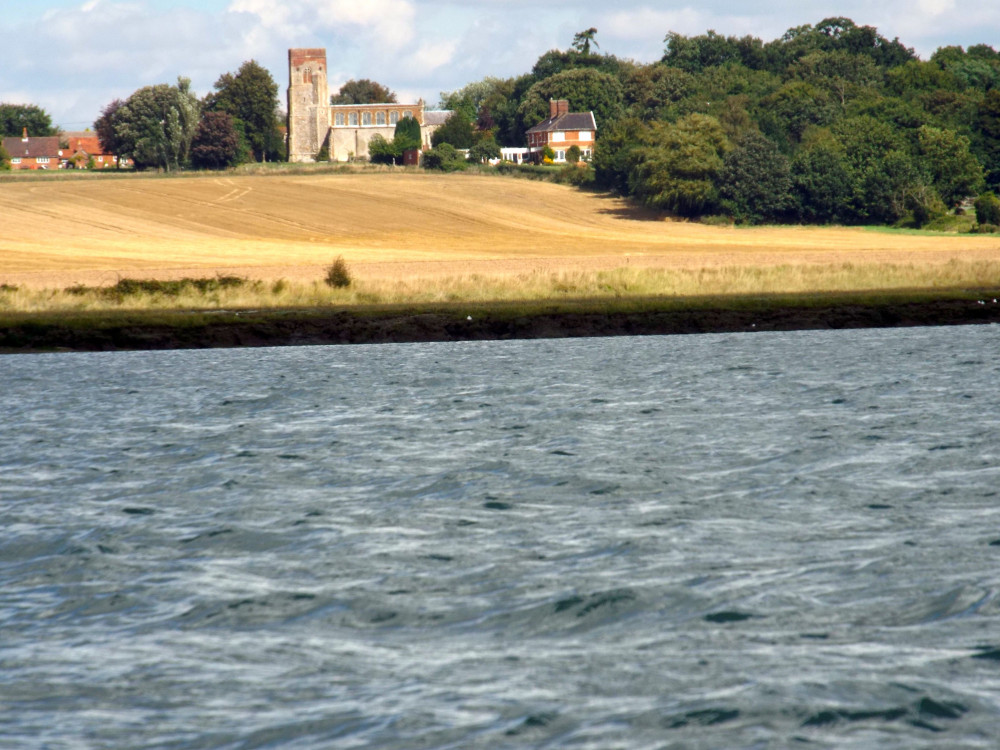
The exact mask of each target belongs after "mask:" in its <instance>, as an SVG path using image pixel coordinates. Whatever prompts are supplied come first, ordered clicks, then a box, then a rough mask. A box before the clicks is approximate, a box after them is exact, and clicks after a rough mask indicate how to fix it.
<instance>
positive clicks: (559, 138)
mask: <svg viewBox="0 0 1000 750" xmlns="http://www.w3.org/2000/svg"><path fill="white" fill-rule="evenodd" d="M565 140H566V134H565V133H564V132H562V131H561V130H557V131H556V132H555V133H553V134H552V142H553V143H562V142H564V141H565Z"/></svg>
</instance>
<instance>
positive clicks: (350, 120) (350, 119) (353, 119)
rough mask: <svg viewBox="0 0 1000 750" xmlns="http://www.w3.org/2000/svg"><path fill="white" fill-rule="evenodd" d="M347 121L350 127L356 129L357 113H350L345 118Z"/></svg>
mask: <svg viewBox="0 0 1000 750" xmlns="http://www.w3.org/2000/svg"><path fill="white" fill-rule="evenodd" d="M347 121H348V123H350V125H351V126H352V127H355V128H356V127H357V126H358V113H357V112H351V114H350V115H349V116H348V118H347Z"/></svg>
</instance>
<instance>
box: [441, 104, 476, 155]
mask: <svg viewBox="0 0 1000 750" xmlns="http://www.w3.org/2000/svg"><path fill="white" fill-rule="evenodd" d="M475 140H476V138H475V134H474V133H473V131H472V123H471V122H469V121H468V120H467V119H466V118H465V115H464V114H463V113H462V112H461V111H459V110H456V111H454V112H452V113H451V114H450V115H448V119H447V120H445V121H444V125H442V126H441V127H439V128H438V129H437V130H435V131H434V134H433V135H432V136H431V145H432V146H438V145H440V144H442V143H450V144H451V145H452V146H454V147H455V148H471V147H472V144H473V143H475Z"/></svg>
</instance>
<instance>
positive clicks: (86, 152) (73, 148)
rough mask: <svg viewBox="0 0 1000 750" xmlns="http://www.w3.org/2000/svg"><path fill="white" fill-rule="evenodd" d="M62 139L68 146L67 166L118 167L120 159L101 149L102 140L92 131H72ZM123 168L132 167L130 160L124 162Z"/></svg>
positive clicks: (77, 167) (86, 167)
mask: <svg viewBox="0 0 1000 750" xmlns="http://www.w3.org/2000/svg"><path fill="white" fill-rule="evenodd" d="M62 139H63V140H64V141H65V142H66V143H67V144H68V145H67V148H65V149H63V153H64V154H68V157H67V158H66V161H67V166H68V167H71V168H76V169H112V168H114V167H117V166H118V157H117V156H115V155H114V154H109V153H106V152H105V151H104V149H103V148H102V147H101V139H100V138H98V137H97V134H96V133H94V132H93V131H90V130H83V131H70V132H65V133H63V134H62ZM122 166H123V167H128V166H131V162H130V161H129V160H128V159H125V160H123V161H122Z"/></svg>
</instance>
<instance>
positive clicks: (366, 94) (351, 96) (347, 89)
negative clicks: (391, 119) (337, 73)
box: [330, 78, 396, 104]
mask: <svg viewBox="0 0 1000 750" xmlns="http://www.w3.org/2000/svg"><path fill="white" fill-rule="evenodd" d="M395 102H396V94H395V93H393V92H392V91H390V90H389V89H388V87H386V86H383V85H382V84H381V83H378V82H377V81H371V80H369V79H367V78H362V79H360V80H350V81H348V82H347V83H345V84H344V85H343V86H341V87H340V91H338V92H337V93H336V94H334V95H333V96H331V97H330V104H394V103H395Z"/></svg>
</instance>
